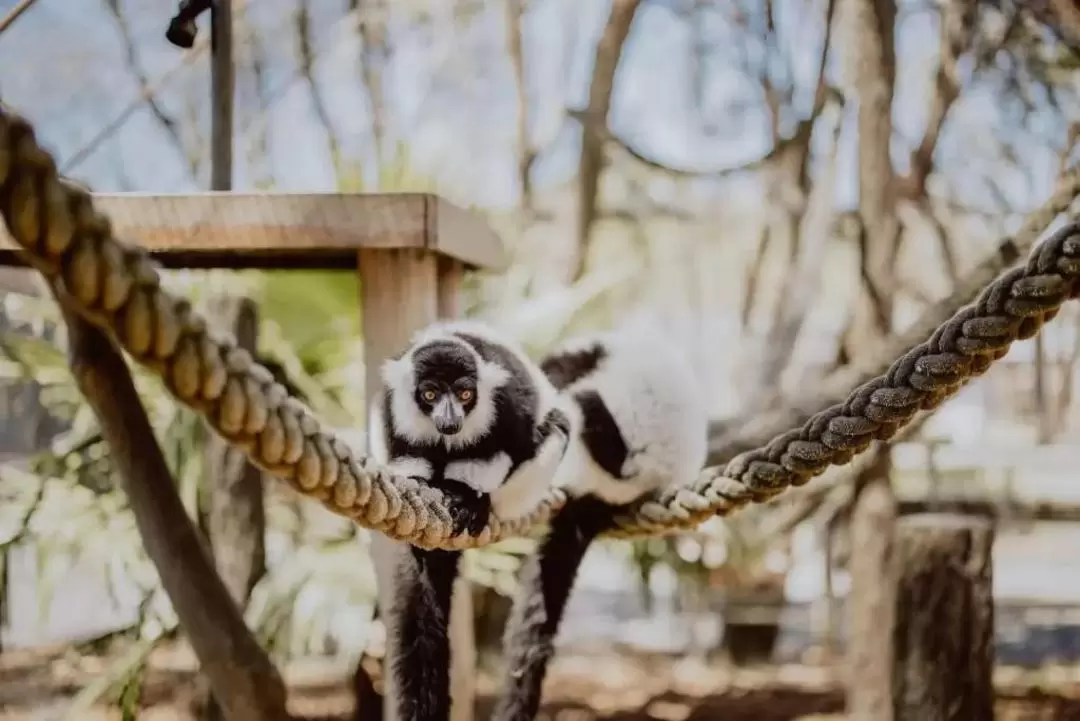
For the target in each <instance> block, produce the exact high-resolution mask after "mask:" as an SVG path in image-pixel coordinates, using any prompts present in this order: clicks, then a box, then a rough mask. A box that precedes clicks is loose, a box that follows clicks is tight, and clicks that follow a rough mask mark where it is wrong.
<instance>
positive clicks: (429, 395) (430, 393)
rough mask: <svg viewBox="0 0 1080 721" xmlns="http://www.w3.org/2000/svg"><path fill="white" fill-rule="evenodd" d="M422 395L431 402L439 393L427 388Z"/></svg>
mask: <svg viewBox="0 0 1080 721" xmlns="http://www.w3.org/2000/svg"><path fill="white" fill-rule="evenodd" d="M420 397H421V398H423V399H424V400H425V401H427V402H428V403H431V402H432V401H434V400H435V398H436V397H438V393H436V392H435V391H433V390H430V389H429V390H426V391H424V392H423V393H421V394H420Z"/></svg>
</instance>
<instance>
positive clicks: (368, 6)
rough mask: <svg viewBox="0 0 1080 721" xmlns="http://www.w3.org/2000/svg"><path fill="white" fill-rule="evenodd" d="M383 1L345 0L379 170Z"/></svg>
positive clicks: (381, 151)
mask: <svg viewBox="0 0 1080 721" xmlns="http://www.w3.org/2000/svg"><path fill="white" fill-rule="evenodd" d="M384 2H385V0H363V5H364V7H361V0H349V11H350V12H354V13H356V16H357V21H356V30H357V32H359V33H360V42H361V45H362V46H363V47H362V49H361V63H362V70H361V75H362V76H363V81H364V87H365V88H366V89H367V96H368V106H369V108H370V111H371V140H372V144H373V145H374V146H375V165H376V167H377V168H378V170H379V172H380V173H381V172H382V170H383V162H384V155H383V154H384V153H385V151H386V148H385V147H384V146H385V144H386V111H385V109H384V107H383V86H382V71H383V63H384V61H385V60H386V29H385V22H386V21H385V18H384V15H385V13H383V12H379V11H380V10H382V9H383V3H384Z"/></svg>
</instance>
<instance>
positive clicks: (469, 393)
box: [458, 388, 473, 403]
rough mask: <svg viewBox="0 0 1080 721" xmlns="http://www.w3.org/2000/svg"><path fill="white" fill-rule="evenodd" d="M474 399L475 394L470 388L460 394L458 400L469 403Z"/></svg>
mask: <svg viewBox="0 0 1080 721" xmlns="http://www.w3.org/2000/svg"><path fill="white" fill-rule="evenodd" d="M472 397H473V392H472V391H471V390H470V389H468V388H466V389H465V390H463V391H461V392H459V393H458V398H460V399H461V400H462V401H464V402H466V403H468V402H469V401H470V400H472Z"/></svg>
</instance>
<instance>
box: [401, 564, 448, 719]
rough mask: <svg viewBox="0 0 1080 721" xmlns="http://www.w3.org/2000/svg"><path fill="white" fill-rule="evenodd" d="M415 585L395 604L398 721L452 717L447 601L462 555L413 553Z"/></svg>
mask: <svg viewBox="0 0 1080 721" xmlns="http://www.w3.org/2000/svg"><path fill="white" fill-rule="evenodd" d="M410 550H411V551H412V556H413V559H414V560H415V561H416V574H417V575H416V581H415V583H399V584H398V586H399V587H404V588H405V589H406V594H405V597H404V598H402V599H399V601H400V602H401V603H402V604H403V607H402V609H401V611H400V613H399V622H398V634H397V638H396V639H395V641H396V643H397V654H396V660H395V663H394V669H393V672H394V679H395V681H396V682H397V687H398V698H399V699H400V705H399V715H400V718H401V720H402V721H440V720H442V719H446V718H449V716H450V673H449V669H450V640H449V638H448V634H447V631H448V628H449V624H450V599H451V596H452V595H453V588H454V577H455V576H456V575H457V570H458V561H459V560H460V558H461V552H460V551H443V550H439V549H434V550H424V549H419V548H412V549H410Z"/></svg>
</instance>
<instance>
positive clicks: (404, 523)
mask: <svg viewBox="0 0 1080 721" xmlns="http://www.w3.org/2000/svg"><path fill="white" fill-rule="evenodd" d="M0 213H2V214H3V216H4V220H5V222H6V224H7V228H8V231H9V233H10V235H11V236H12V237H13V238H14V239H15V241H16V242H17V243H18V244H19V246H21V248H22V249H23V250H24V251H25V255H26V257H27V259H28V261H29V262H30V264H31V265H32V266H33V267H34V268H35V269H37V270H38V271H40V272H41V273H42V274H43V275H45V276H46V277H47V278H48V279H49V280H50V281H52V282H53V283H54V284H55V285H56V286H57V287H58V288H59V289H60V290H61V291H62V292H63V293H64V295H65V297H66V299H67V300H68V301H69V302H70V303H71V305H72V307H73V309H74V310H76V311H77V312H78V313H79V314H80V315H81V316H83V317H85V318H86V319H87V320H88V321H89V322H91V323H92V324H94V325H95V326H97V327H99V328H101V329H103V330H104V331H106V332H107V333H108V334H109V335H110V337H111V338H112V339H113V340H114V341H115V342H117V344H118V345H119V346H120V347H122V348H123V349H124V350H125V351H127V353H128V354H129V355H130V356H131V357H132V358H134V359H135V360H136V361H137V362H139V363H140V364H142V365H144V366H146V367H148V368H150V369H151V370H153V371H154V372H155V373H157V374H158V375H160V376H161V377H162V379H164V381H165V384H166V386H167V387H168V389H169V391H170V392H171V393H172V394H173V395H174V396H175V397H176V398H177V399H178V400H179V401H180V402H181V403H183V404H184V405H186V406H188V407H190V408H192V409H194V410H195V411H197V412H198V413H200V414H201V415H203V416H204V417H205V418H206V420H207V421H208V422H209V423H210V424H211V426H213V428H214V429H215V430H216V431H217V432H218V433H220V434H221V436H222V437H223V438H225V439H226V440H227V441H229V442H230V443H231V444H233V445H234V446H237V447H238V448H241V449H242V450H243V451H244V452H245V453H246V454H247V456H248V457H249V458H250V459H251V460H252V462H253V463H255V464H256V465H258V466H259V467H261V468H263V469H264V470H266V471H268V472H269V473H272V474H273V475H276V476H278V477H279V478H282V479H284V480H285V481H287V482H288V483H289V484H290V485H292V486H293V487H294V488H296V489H297V490H298V491H299V492H300V493H302V494H303V495H306V496H309V497H311V498H315V499H317V500H319V501H321V502H322V503H323V504H324V505H325V506H327V507H328V508H329V509H330V510H332V511H334V512H335V513H338V514H340V515H344V516H347V517H349V518H352V519H353V520H355V521H356V522H357V523H359V524H361V525H363V526H365V527H367V528H371V529H373V530H377V531H381V532H383V533H386V534H387V535H389V536H392V537H394V538H397V539H400V540H403V541H408V542H410V543H414V544H416V545H419V546H424V547H441V548H467V547H470V546H482V545H485V544H488V543H491V542H493V541H495V540H498V539H499V538H503V537H510V536H518V535H522V534H523V533H525V532H526V531H527V530H528V529H529V528H531V527H533V526H537V525H539V524H542V523H544V522H545V521H546V520H547V518H548V516H549V515H550V514H551V512H552V511H553V510H555V509H557V508H558V507H559V506H561V504H562V502H563V501H564V495H563V494H562V493H559V492H552V493H551V494H550V495H549V497H548V498H547V499H545V501H544V502H543V503H542V504H541V505H540V507H539V508H537V509H536V510H535V511H534V512H533V513H532V514H531V515H529V516H527V517H524V518H520V519H515V520H513V521H511V522H505V521H500V520H499V519H492V522H491V523H490V524H489V526H488V528H487V529H485V530H484V531H483V532H482V533H481V534H480V535H479V536H477V537H470V536H467V535H458V536H454V534H453V533H452V523H451V519H450V516H449V514H448V513H447V511H446V508H445V504H444V503H443V497H442V494H441V493H440V492H439V491H438V490H437V489H434V488H430V487H428V486H425V485H422V484H419V483H417V482H415V481H411V480H409V479H406V478H401V477H394V476H393V475H391V474H390V472H389V471H387V470H386V469H385V468H382V467H380V466H379V465H378V464H376V463H374V462H373V461H372V460H371V459H370V458H369V457H367V456H365V455H363V454H360V453H356V452H354V451H353V450H352V449H350V448H349V447H348V446H347V445H346V444H345V443H344V442H343V441H341V440H340V439H338V438H336V437H335V436H334V435H333V434H332V433H329V432H327V431H326V430H325V429H324V428H323V427H322V426H321V424H320V423H319V422H318V421H317V420H316V419H315V417H314V416H313V415H312V413H311V411H310V410H309V409H308V408H307V407H306V406H304V405H303V404H302V403H300V402H298V401H296V400H295V399H292V398H290V397H289V396H288V393H287V392H286V390H285V388H284V387H282V386H281V385H280V384H278V383H275V382H274V380H273V378H272V376H271V375H270V373H269V371H267V370H266V369H265V368H264V367H262V366H261V365H259V364H257V363H255V362H254V361H253V360H252V358H251V355H250V354H249V353H248V352H247V351H246V350H244V349H242V348H239V347H237V345H236V341H235V339H233V338H231V337H229V336H227V335H219V334H217V333H214V332H212V331H210V330H209V329H208V328H207V324H206V321H205V319H204V318H203V317H202V316H200V315H199V314H198V313H196V312H195V311H194V310H193V309H192V307H191V305H190V303H188V302H187V301H184V300H181V299H177V298H174V297H172V296H170V295H169V294H168V293H167V292H165V291H164V290H163V289H162V288H161V286H160V274H159V271H158V268H157V266H156V264H155V263H153V262H152V261H151V260H150V259H149V257H148V256H147V255H146V253H145V252H143V251H142V250H140V249H138V248H135V247H133V246H129V245H125V244H123V243H120V242H117V241H116V240H115V239H114V236H113V232H112V228H111V225H110V223H109V220H108V218H106V217H105V216H104V215H102V214H101V213H99V212H97V211H95V210H94V207H93V201H92V199H91V196H90V194H89V193H87V192H85V191H84V190H82V189H80V188H77V187H74V186H73V185H71V184H68V183H64V182H63V181H61V180H60V178H59V176H58V175H57V171H56V165H55V162H54V160H53V158H52V157H51V156H50V154H49V153H48V152H46V151H45V150H43V149H42V148H41V147H40V146H39V145H38V144H37V142H36V140H35V138H34V133H33V130H32V128H31V127H30V125H29V124H28V123H27V122H26V121H25V120H24V119H22V118H20V117H18V116H16V115H13V114H10V113H9V112H7V111H5V110H3V109H0Z"/></svg>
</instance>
